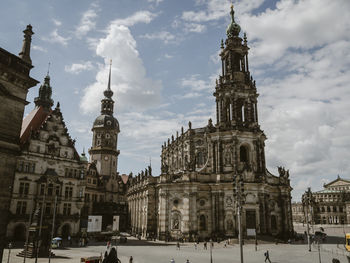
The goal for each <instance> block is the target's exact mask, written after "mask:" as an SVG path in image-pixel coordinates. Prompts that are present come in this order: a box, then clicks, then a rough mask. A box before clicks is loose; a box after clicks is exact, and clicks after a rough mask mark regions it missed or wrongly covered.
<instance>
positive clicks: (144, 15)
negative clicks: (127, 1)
mask: <svg viewBox="0 0 350 263" xmlns="http://www.w3.org/2000/svg"><path fill="white" fill-rule="evenodd" d="M156 16H157V14H154V13H151V12H149V11H138V12H136V13H135V14H133V15H131V16H129V17H126V18H124V19H116V20H114V21H112V22H111V25H110V26H111V27H112V26H114V25H123V26H127V27H129V26H133V25H135V24H137V23H146V24H148V23H150V22H151V21H152V20H153V19H154V18H155V17H156Z"/></svg>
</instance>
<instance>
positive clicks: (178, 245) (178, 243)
mask: <svg viewBox="0 0 350 263" xmlns="http://www.w3.org/2000/svg"><path fill="white" fill-rule="evenodd" d="M176 249H178V250H180V242H179V241H177V243H176Z"/></svg>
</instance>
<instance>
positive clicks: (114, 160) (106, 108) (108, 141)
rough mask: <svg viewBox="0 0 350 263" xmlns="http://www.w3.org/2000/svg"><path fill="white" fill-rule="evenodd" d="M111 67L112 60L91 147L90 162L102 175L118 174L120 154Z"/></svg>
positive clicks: (93, 130) (95, 122) (93, 128)
mask: <svg viewBox="0 0 350 263" xmlns="http://www.w3.org/2000/svg"><path fill="white" fill-rule="evenodd" d="M111 68H112V61H111V63H110V67H109V77H108V85H107V89H106V90H105V91H104V92H103V94H104V98H103V99H102V100H101V114H100V116H98V117H97V118H96V119H95V121H94V125H93V127H92V132H93V138H92V147H91V148H90V149H89V154H90V162H94V163H95V164H96V168H97V171H98V173H99V174H100V175H101V176H113V175H116V174H117V165H118V155H119V150H118V149H117V146H118V134H119V132H120V129H119V122H118V120H117V119H116V118H115V117H114V116H113V107H114V101H113V99H112V96H113V91H112V90H111Z"/></svg>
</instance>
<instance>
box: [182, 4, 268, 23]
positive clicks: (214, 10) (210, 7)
mask: <svg viewBox="0 0 350 263" xmlns="http://www.w3.org/2000/svg"><path fill="white" fill-rule="evenodd" d="M264 1H265V0H246V1H239V2H238V3H237V6H236V7H235V10H238V11H239V12H240V13H245V12H249V11H251V10H254V9H256V8H258V7H259V6H260V5H261V4H262V3H263V2H264ZM196 4H197V5H203V4H205V5H206V6H205V10H200V11H185V12H183V13H182V16H181V18H182V19H183V20H185V21H191V22H197V23H200V22H209V21H214V20H219V19H221V18H223V17H228V14H229V12H230V5H231V1H228V0H208V1H201V0H200V1H197V2H196Z"/></svg>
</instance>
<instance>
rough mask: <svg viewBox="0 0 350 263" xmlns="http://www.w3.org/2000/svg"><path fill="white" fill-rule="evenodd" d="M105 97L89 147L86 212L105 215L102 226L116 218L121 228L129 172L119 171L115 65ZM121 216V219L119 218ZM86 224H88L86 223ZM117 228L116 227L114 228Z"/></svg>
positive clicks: (124, 219) (122, 227)
mask: <svg viewBox="0 0 350 263" xmlns="http://www.w3.org/2000/svg"><path fill="white" fill-rule="evenodd" d="M103 94H104V98H103V99H102V100H101V114H100V115H99V116H98V117H97V118H96V119H95V121H94V123H93V127H92V133H93V135H92V146H91V148H90V149H89V155H90V162H89V164H88V169H87V177H86V180H87V181H86V182H87V185H86V186H87V188H86V192H85V205H84V209H83V214H84V216H85V220H87V218H88V216H89V215H96V216H102V229H103V230H112V229H110V227H112V226H113V221H115V220H119V226H118V227H117V228H118V229H120V230H125V228H126V226H127V202H126V198H125V192H126V184H125V183H126V181H127V179H128V177H127V176H125V175H119V173H118V171H117V168H118V156H119V150H118V134H119V132H120V128H119V122H118V120H117V119H116V118H115V117H114V116H113V109H114V101H113V99H112V96H113V91H112V90H111V65H110V69H109V78H108V86H107V89H106V90H105V91H104V92H103ZM116 218H117V219H116ZM83 225H86V224H84V223H83ZM114 230H115V229H114Z"/></svg>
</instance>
